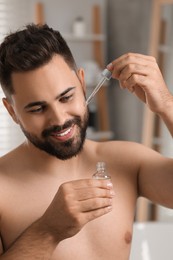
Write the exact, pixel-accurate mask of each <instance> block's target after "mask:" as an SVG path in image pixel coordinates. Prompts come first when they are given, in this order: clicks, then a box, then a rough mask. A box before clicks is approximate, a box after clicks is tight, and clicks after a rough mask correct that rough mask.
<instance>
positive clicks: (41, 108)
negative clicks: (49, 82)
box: [28, 106, 46, 114]
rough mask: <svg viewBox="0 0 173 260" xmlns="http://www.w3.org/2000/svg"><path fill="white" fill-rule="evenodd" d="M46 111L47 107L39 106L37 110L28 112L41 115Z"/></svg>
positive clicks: (33, 109)
mask: <svg viewBox="0 0 173 260" xmlns="http://www.w3.org/2000/svg"><path fill="white" fill-rule="evenodd" d="M45 109H46V107H45V106H37V107H35V108H32V109H31V110H28V112H29V113H38V114H39V113H41V112H43V111H44V110H45Z"/></svg>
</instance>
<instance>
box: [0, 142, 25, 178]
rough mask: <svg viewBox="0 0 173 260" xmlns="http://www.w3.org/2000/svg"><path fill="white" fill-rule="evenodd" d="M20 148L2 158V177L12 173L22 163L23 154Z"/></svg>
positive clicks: (0, 159) (0, 158)
mask: <svg viewBox="0 0 173 260" xmlns="http://www.w3.org/2000/svg"><path fill="white" fill-rule="evenodd" d="M20 150H21V148H20V146H19V147H16V148H15V149H13V150H11V151H9V152H8V153H6V154H4V155H3V156H1V157H0V176H4V175H6V174H8V172H11V171H12V169H14V168H15V165H17V164H18V163H19V161H20V154H21V153H22V152H21V151H20Z"/></svg>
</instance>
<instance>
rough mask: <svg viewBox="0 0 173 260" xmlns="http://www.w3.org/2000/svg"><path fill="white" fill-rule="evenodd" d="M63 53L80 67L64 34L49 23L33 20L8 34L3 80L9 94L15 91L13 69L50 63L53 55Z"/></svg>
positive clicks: (0, 55)
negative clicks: (12, 79) (39, 22)
mask: <svg viewBox="0 0 173 260" xmlns="http://www.w3.org/2000/svg"><path fill="white" fill-rule="evenodd" d="M55 54H59V55H61V56H62V57H63V58H64V60H65V61H66V63H67V64H68V66H69V67H70V68H72V69H74V70H75V71H76V63H75V60H74V58H73V55H72V53H71V51H70V49H69V47H68V45H67V43H66V42H65V40H64V39H63V37H62V36H61V34H60V33H59V32H58V31H56V30H53V29H52V28H50V27H49V26H48V25H47V24H44V25H35V24H29V25H27V26H26V27H25V28H24V29H23V30H20V31H16V32H14V33H11V34H9V35H7V36H6V37H5V39H4V41H3V42H2V44H1V45H0V83H1V86H2V89H3V91H4V93H5V94H6V95H12V94H14V89H13V86H12V82H11V75H12V73H13V72H25V71H30V70H33V69H36V68H38V67H40V66H42V65H45V64H46V63H48V62H49V61H50V60H51V58H52V57H53V55H55Z"/></svg>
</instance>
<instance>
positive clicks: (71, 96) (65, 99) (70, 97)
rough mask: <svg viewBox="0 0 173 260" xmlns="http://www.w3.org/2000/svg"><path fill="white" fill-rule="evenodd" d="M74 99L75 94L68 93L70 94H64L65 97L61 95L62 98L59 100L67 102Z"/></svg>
mask: <svg viewBox="0 0 173 260" xmlns="http://www.w3.org/2000/svg"><path fill="white" fill-rule="evenodd" d="M72 99H73V94H70V95H68V96H63V97H61V98H60V99H59V101H60V102H62V103H66V102H68V101H70V100H72Z"/></svg>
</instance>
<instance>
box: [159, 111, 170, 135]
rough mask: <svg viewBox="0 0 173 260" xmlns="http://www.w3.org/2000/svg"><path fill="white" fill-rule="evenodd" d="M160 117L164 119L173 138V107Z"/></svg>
mask: <svg viewBox="0 0 173 260" xmlns="http://www.w3.org/2000/svg"><path fill="white" fill-rule="evenodd" d="M159 116H160V117H161V118H162V120H163V121H164V123H165V125H166V126H167V128H168V130H169V132H170V134H171V136H172V137H173V106H172V107H170V108H169V109H168V110H167V111H166V112H164V113H162V114H160V115H159Z"/></svg>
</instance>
